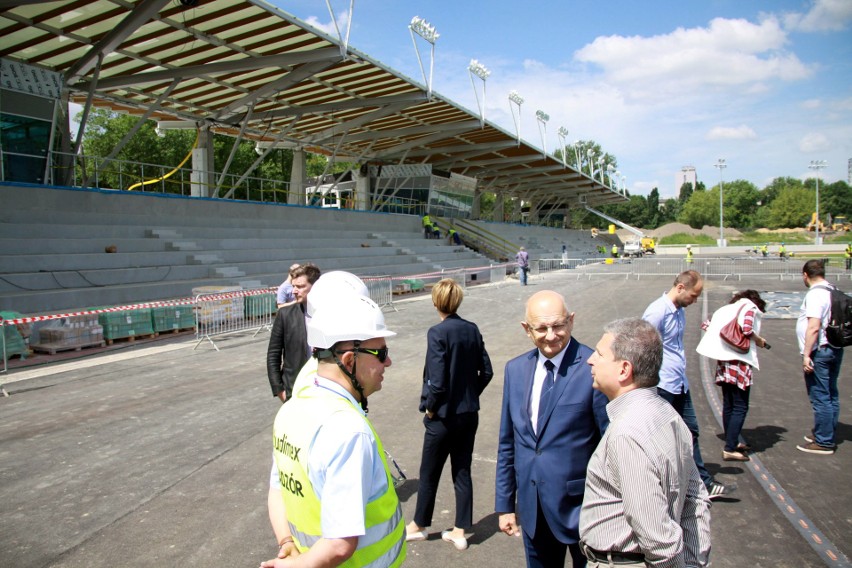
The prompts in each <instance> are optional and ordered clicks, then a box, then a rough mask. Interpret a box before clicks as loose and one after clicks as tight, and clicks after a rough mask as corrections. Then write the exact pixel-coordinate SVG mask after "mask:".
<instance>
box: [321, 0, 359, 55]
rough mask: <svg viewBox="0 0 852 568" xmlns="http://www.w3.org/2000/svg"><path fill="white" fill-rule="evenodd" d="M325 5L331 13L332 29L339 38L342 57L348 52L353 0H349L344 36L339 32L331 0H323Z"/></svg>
mask: <svg viewBox="0 0 852 568" xmlns="http://www.w3.org/2000/svg"><path fill="white" fill-rule="evenodd" d="M325 5H326V6H327V7H328V13H329V14H330V15H331V22H332V23H333V24H334V29H335V31H337V37H338V38H339V39H340V55H341V57H343V58H344V59H346V57H347V56H348V54H349V33H350V32H351V31H352V14H353V12H354V11H355V0H349V15H348V19H347V21H346V37H343V34H341V33H340V27H339V26H338V25H337V18H336V17H335V16H334V9H333V8H332V7H331V1H330V0H325Z"/></svg>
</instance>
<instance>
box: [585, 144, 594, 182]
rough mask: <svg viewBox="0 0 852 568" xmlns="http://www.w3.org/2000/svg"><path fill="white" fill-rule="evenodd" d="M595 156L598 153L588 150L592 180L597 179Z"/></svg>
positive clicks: (587, 155)
mask: <svg viewBox="0 0 852 568" xmlns="http://www.w3.org/2000/svg"><path fill="white" fill-rule="evenodd" d="M595 154H596V152H595V151H594V150H592V149H591V148H589V149H588V150H586V157H587V160H586V161H587V163H588V164H589V177H590V178H592V179H595V169H594V168H595Z"/></svg>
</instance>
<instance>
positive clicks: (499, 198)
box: [492, 191, 506, 223]
mask: <svg viewBox="0 0 852 568" xmlns="http://www.w3.org/2000/svg"><path fill="white" fill-rule="evenodd" d="M505 200H506V195H505V194H504V193H503V192H502V191H498V192H497V193H495V194H494V216H493V217H492V220H493V221H497V222H498V223H502V222H503V220H504V218H503V215H504V213H503V202H504V201H505Z"/></svg>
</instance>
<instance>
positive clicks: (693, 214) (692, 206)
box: [677, 187, 719, 229]
mask: <svg viewBox="0 0 852 568" xmlns="http://www.w3.org/2000/svg"><path fill="white" fill-rule="evenodd" d="M677 220H678V221H680V222H681V223H686V224H687V225H689V226H690V227H692V228H693V229H700V228H701V227H703V226H704V225H714V224H717V223H718V222H719V188H718V187H717V188H714V189H711V190H710V191H703V190H697V189H696V191H695V192H693V194H692V196H691V197H690V198H689V201H687V202H686V203H684V205H683V208H682V209H681V211H680V213H679V214H678V219H677Z"/></svg>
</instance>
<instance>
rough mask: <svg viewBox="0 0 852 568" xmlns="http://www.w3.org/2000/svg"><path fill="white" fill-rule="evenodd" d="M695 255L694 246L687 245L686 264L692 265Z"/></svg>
mask: <svg viewBox="0 0 852 568" xmlns="http://www.w3.org/2000/svg"><path fill="white" fill-rule="evenodd" d="M693 256H694V254H693V252H692V245H686V263H687V264H692V261H693V258H692V257H693Z"/></svg>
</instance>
